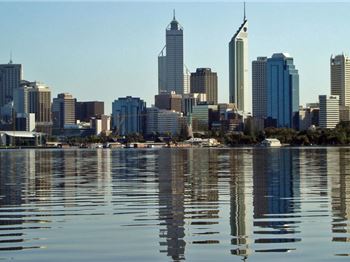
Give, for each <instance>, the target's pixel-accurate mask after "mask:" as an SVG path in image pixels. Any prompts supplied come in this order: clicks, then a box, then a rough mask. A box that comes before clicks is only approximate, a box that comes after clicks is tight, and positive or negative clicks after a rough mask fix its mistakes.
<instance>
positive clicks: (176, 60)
mask: <svg viewBox="0 0 350 262" xmlns="http://www.w3.org/2000/svg"><path fill="white" fill-rule="evenodd" d="M184 72H186V71H185V69H184V49H183V28H182V26H180V24H179V23H178V21H177V20H176V19H175V11H174V17H173V20H172V21H171V22H170V24H169V26H168V27H167V29H166V46H165V47H164V48H163V49H162V51H161V52H160V54H159V56H158V92H159V93H161V92H169V93H170V92H172V91H174V92H176V94H180V95H182V94H184V93H186V92H185V86H184V75H185V74H184Z"/></svg>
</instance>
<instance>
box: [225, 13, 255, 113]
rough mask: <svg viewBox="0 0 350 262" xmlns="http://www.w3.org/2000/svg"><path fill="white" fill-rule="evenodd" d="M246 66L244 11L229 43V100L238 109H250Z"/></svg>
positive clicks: (246, 45)
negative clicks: (241, 21)
mask: <svg viewBox="0 0 350 262" xmlns="http://www.w3.org/2000/svg"><path fill="white" fill-rule="evenodd" d="M248 68H249V64H248V20H247V19H246V16H245V12H244V18H243V23H242V24H241V26H240V27H239V29H238V30H237V32H236V33H235V34H234V36H233V37H232V39H231V41H230V43H229V86H230V99H229V100H230V103H235V104H236V105H237V108H238V110H240V111H249V110H250V107H249V105H248V104H249V103H250V101H248V92H249V83H248V81H249V79H248V78H249V74H248Z"/></svg>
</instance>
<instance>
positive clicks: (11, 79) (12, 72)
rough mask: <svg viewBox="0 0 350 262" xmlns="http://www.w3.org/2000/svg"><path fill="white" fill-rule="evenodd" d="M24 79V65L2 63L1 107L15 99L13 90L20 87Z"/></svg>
mask: <svg viewBox="0 0 350 262" xmlns="http://www.w3.org/2000/svg"><path fill="white" fill-rule="evenodd" d="M21 80H22V65H21V64H13V63H12V60H10V62H9V63H8V64H3V65H0V108H1V107H3V106H4V105H6V104H7V103H10V102H12V101H13V90H14V89H16V88H19V86H20V81H21Z"/></svg>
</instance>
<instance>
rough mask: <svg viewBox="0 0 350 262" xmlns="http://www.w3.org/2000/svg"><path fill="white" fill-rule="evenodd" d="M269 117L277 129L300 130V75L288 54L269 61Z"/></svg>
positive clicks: (277, 55) (267, 70) (279, 55)
mask: <svg viewBox="0 0 350 262" xmlns="http://www.w3.org/2000/svg"><path fill="white" fill-rule="evenodd" d="M266 72H267V117H268V118H271V119H274V120H276V125H277V127H288V128H294V129H298V126H299V74H298V70H297V69H296V68H295V66H294V64H293V58H292V57H291V56H290V55H289V54H287V53H279V54H273V55H272V57H271V58H269V59H267V69H266Z"/></svg>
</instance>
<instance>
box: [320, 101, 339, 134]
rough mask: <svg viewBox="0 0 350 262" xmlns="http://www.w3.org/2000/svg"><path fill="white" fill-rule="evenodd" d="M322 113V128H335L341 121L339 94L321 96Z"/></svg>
mask: <svg viewBox="0 0 350 262" xmlns="http://www.w3.org/2000/svg"><path fill="white" fill-rule="evenodd" d="M319 100H320V113H319V123H320V127H321V128H335V127H336V125H337V124H338V123H339V96H334V95H331V96H326V95H321V96H319Z"/></svg>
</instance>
